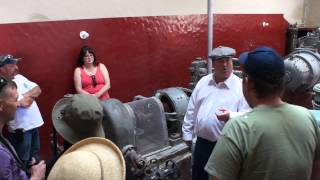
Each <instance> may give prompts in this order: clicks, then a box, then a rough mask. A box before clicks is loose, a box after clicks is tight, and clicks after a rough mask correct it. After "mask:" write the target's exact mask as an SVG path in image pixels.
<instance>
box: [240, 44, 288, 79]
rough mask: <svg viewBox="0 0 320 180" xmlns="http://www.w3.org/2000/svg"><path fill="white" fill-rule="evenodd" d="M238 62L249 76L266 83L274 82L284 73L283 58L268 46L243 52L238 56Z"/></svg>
mask: <svg viewBox="0 0 320 180" xmlns="http://www.w3.org/2000/svg"><path fill="white" fill-rule="evenodd" d="M239 62H240V64H243V66H244V72H245V73H247V74H248V75H249V76H251V77H255V78H258V79H261V80H263V81H266V82H268V83H273V82H276V81H278V80H279V79H280V78H283V77H284V75H285V68H284V61H283V58H282V57H281V56H280V55H279V54H278V53H277V52H276V51H275V50H274V49H272V48H270V47H266V46H263V47H259V48H256V49H254V50H253V51H250V52H244V53H242V54H241V55H240V56H239Z"/></svg>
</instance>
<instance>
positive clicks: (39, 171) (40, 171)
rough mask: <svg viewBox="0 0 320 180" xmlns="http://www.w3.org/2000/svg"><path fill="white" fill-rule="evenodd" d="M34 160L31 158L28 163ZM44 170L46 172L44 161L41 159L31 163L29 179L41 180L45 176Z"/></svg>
mask: <svg viewBox="0 0 320 180" xmlns="http://www.w3.org/2000/svg"><path fill="white" fill-rule="evenodd" d="M32 162H34V163H35V159H34V158H32V160H31V162H30V164H31V163H32ZM45 172H46V164H45V162H44V161H43V160H42V161H40V162H39V163H38V164H33V165H32V166H31V177H30V180H42V179H44V178H45Z"/></svg>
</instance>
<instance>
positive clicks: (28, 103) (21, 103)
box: [18, 96, 34, 108]
mask: <svg viewBox="0 0 320 180" xmlns="http://www.w3.org/2000/svg"><path fill="white" fill-rule="evenodd" d="M33 101H34V99H33V98H32V97H31V96H25V97H23V98H22V99H21V100H20V101H18V106H19V107H24V108H27V107H30V106H31V104H32V103H33Z"/></svg>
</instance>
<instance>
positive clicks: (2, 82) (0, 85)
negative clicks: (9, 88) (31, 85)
mask: <svg viewBox="0 0 320 180" xmlns="http://www.w3.org/2000/svg"><path fill="white" fill-rule="evenodd" d="M7 84H8V80H7V79H6V78H5V77H3V76H0V91H1V90H2V89H3V87H5V86H6V85H7Z"/></svg>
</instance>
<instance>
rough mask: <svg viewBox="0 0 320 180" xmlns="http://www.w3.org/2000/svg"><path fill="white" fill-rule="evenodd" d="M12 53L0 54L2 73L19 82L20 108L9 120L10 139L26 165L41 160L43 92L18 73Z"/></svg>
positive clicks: (0, 69) (15, 59)
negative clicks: (40, 103)
mask: <svg viewBox="0 0 320 180" xmlns="http://www.w3.org/2000/svg"><path fill="white" fill-rule="evenodd" d="M18 60H19V58H15V57H14V56H12V55H11V54H2V55H0V75H2V76H4V77H6V78H7V79H10V80H13V81H14V82H15V83H16V84H17V90H18V94H19V97H18V108H17V111H16V115H15V119H14V120H12V121H10V122H8V124H7V125H8V131H9V140H10V142H11V143H12V145H13V146H14V148H15V149H16V151H17V154H18V155H19V157H20V158H21V160H22V161H23V163H24V164H25V165H27V166H28V165H29V163H30V161H31V160H32V158H35V160H37V161H38V160H39V159H40V157H39V150H40V136H39V131H38V128H39V127H40V126H42V125H43V119H42V116H41V113H40V110H39V108H38V105H37V103H36V101H35V100H36V99H37V98H38V96H39V95H40V94H41V89H40V87H39V86H38V85H37V84H36V83H34V82H32V81H30V80H29V79H27V78H26V77H24V76H23V75H21V74H18V70H19V68H18V65H17V61H18Z"/></svg>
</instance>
